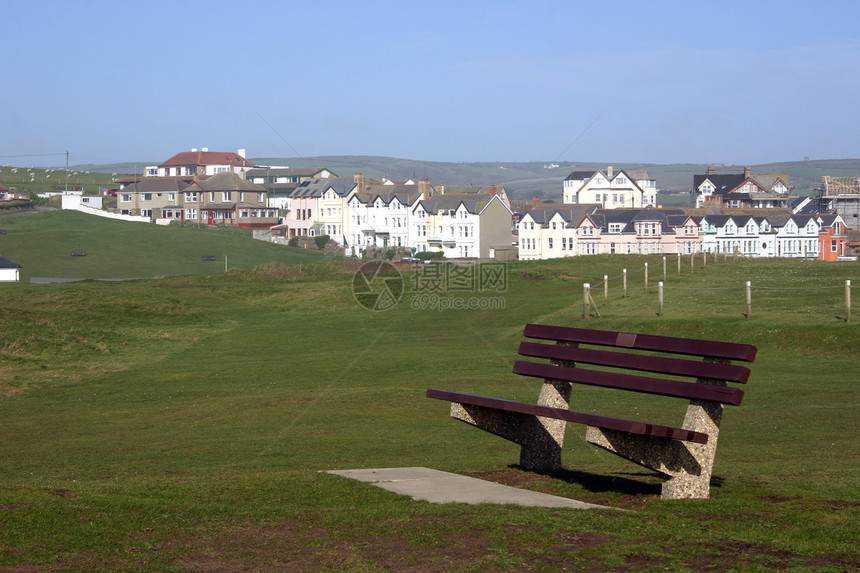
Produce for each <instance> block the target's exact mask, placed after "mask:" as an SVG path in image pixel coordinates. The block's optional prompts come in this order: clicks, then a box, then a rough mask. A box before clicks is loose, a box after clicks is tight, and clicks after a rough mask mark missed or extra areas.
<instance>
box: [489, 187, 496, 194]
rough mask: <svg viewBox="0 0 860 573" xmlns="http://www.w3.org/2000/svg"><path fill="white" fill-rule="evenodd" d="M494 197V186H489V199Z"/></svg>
mask: <svg viewBox="0 0 860 573" xmlns="http://www.w3.org/2000/svg"><path fill="white" fill-rule="evenodd" d="M495 196H496V186H495V185H490V197H495Z"/></svg>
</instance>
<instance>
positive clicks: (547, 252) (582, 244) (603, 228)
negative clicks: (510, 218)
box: [518, 205, 701, 260]
mask: <svg viewBox="0 0 860 573" xmlns="http://www.w3.org/2000/svg"><path fill="white" fill-rule="evenodd" d="M564 207H565V208H559V207H557V206H549V205H545V206H541V207H540V208H534V209H531V210H529V211H528V212H527V213H526V214H525V216H524V217H523V218H522V219H521V220H520V223H519V225H518V231H519V244H520V258H521V259H524V260H528V259H549V258H559V257H575V256H581V255H597V254H661V253H662V254H679V253H680V254H689V253H696V252H700V251H701V228H700V225H699V222H698V221H697V220H696V218H695V217H694V216H692V215H690V214H687V213H686V212H685V210H683V209H603V208H601V207H600V206H599V205H577V206H575V207H577V208H576V209H571V207H574V206H567V205H566V206H564Z"/></svg>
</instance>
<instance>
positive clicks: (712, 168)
mask: <svg viewBox="0 0 860 573" xmlns="http://www.w3.org/2000/svg"><path fill="white" fill-rule="evenodd" d="M716 172H717V166H716V165H708V170H707V171H705V175H713V174H715V173H716Z"/></svg>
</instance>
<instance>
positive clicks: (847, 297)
mask: <svg viewBox="0 0 860 573" xmlns="http://www.w3.org/2000/svg"><path fill="white" fill-rule="evenodd" d="M845 322H851V281H850V280H847V281H845Z"/></svg>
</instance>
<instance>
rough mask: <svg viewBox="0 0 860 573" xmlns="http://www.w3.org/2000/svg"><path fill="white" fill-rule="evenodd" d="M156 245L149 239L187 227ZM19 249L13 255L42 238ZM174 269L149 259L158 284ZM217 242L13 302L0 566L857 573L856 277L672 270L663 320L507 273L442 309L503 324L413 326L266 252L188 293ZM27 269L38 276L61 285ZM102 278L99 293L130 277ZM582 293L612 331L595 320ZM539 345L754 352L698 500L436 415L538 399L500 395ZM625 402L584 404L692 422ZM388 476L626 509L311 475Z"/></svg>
mask: <svg viewBox="0 0 860 573" xmlns="http://www.w3.org/2000/svg"><path fill="white" fill-rule="evenodd" d="M47 220H48V221H49V222H51V225H53V224H54V223H53V221H54V219H53V218H51V217H49V218H48V219H47ZM17 221H20V222H17ZM24 221H25V219H24V218H19V219H16V223H15V224H16V225H22V226H25V225H26V224H25V222H24ZM57 224H59V223H57ZM2 225H4V226H6V227H7V228H9V229H10V232H9V233H8V234H7V235H5V236H4V237H3V238H0V240H3V241H6V240H10V239H14V237H15V236H16V232H15V231H16V230H17V229H18V227H15V226H11V225H9V224H8V219H7V220H2ZM46 227H48V228H47V229H46V230H45V232H46V234H48V235H49V236H50V232H51V231H50V225H46ZM146 228H147V229H149V228H150V227H146ZM152 229H153V233H154V234H153V235H152V236H150V237H149V239H148V240H149V241H151V242H155V241H159V240H161V239H160V235H159V234H158V233H165V236H169V235H168V234H170V233H174V232H179V231H182V232H183V233H182V234H181V236H182V237H183V238H184V237H185V236H186V235H185V234H184V233H185V232H186V231H189V230H188V229H172V228H166V229H164V228H152ZM191 231H194V232H197V231H196V229H192V230H191ZM147 232H148V231H147ZM27 233H33V234H32V235H28V236H29V237H30V240H29V241H25V242H24V243H21V244H32V242H33V241H35V240H36V237H37V235H36V234H35V231H34V230H33V231H27ZM200 233H201V237H205V238H207V239H213V240H222V237H226V238H225V239H223V240H225V241H228V240H232V241H238V242H241V243H235V244H245V243H244V241H251V240H250V239H249V238H247V237H242V236H241V235H237V234H234V233H229V232H226V231H217V230H215V231H211V232H206V233H205V235H204V234H203V233H204V232H203V231H202V230H201V231H200ZM60 236H61V233H59V232H58V233H57V235H56V237H57V238H56V239H52V241H59V240H60V239H59V237H60ZM14 240H20V239H14ZM86 240H87V241H92V240H93V239H92V238H86ZM121 242H122V241H121V240H120V239H119V238H118V236H117V235H112V236H111V238H110V239H109V240H107V241H106V243H108V244H107V245H105V249H106V250H105V253H106V254H105V255H104V256H105V257H106V258H108V259H109V258H110V257H109V255H108V254H107V253H109V252H110V251H111V249H109V248H107V247H113V248H114V249H125V248H129V247H127V246H123V245H120V244H116V243H121ZM111 243H113V244H111ZM45 244H48V243H45ZM51 244H52V245H53V243H51ZM170 244H171V245H172V244H173V243H170ZM232 244H234V243H231V245H232ZM248 244H249V245H251V243H248ZM93 245H94V244H93V243H87V245H86V246H85V247H84V248H86V249H94V248H95V246H93ZM163 245H164V244H162V243H158V244H157V246H155V245H154V244H153V246H152V247H151V250H152V254H151V255H147V256H146V257H144V260H145V262H146V264H147V265H148V266H147V267H146V268H147V269H151V268H154V266H155V265H156V264H157V261H159V260H160V259H161V258H165V256H164V252H165V250H164V246H163ZM211 245H212V243H206V242H205V241H203V240H202V239H201V242H200V243H198V244H197V245H195V246H194V247H193V248H192V247H179V246H178V245H176V246H177V248H181V249H183V250H182V252H183V253H186V255H187V265H188V266H187V267H184V268H185V269H186V270H187V271H188V272H180V273H177V274H182V275H186V276H176V277H172V278H165V279H160V280H146V281H134V282H122V283H118V282H109V283H103V282H89V281H88V282H81V283H72V284H54V285H35V284H27V283H21V284H4V285H0V325H2V326H0V420H2V423H0V570H9V571H40V570H49V571H64V570H69V571H100V570H101V571H109V570H128V571H186V570H191V571H198V570H248V571H252V570H261V571H270V570H287V571H337V570H356V571H385V570H420V571H522V570H531V571H558V570H564V569H568V570H609V571H628V570H646V571H650V570H661V571H663V570H670V571H692V570H702V569H704V570H714V571H723V570H734V571H766V570H773V569H777V570H789V571H794V570H797V571H801V570H807V571H849V570H856V569H857V568H858V566H860V552H858V550H857V549H856V547H855V546H854V545H853V543H854V540H855V539H856V538H857V537H858V535H860V531H858V529H860V528H858V523H860V516H858V513H860V512H858V508H860V503H858V493H860V480H858V477H857V474H858V440H857V429H856V428H857V421H858V419H860V407H858V404H860V400H858V390H857V382H856V380H857V376H856V364H857V360H858V355H859V354H860V335H858V332H857V326H856V325H855V324H854V323H853V322H852V323H846V322H845V321H844V320H843V319H842V318H841V317H843V316H844V308H842V307H841V306H840V305H842V304H843V301H842V299H841V297H842V296H843V294H844V293H843V290H844V289H843V287H842V285H843V284H844V281H845V280H846V279H852V280H853V282H854V283H855V284H857V283H856V279H857V276H856V275H857V269H858V267H857V266H856V265H854V264H851V263H846V264H823V263H817V262H791V261H757V262H754V263H753V262H749V261H736V262H733V261H731V260H729V261H720V262H719V264H715V263H714V262H713V261H711V262H710V263H709V264H708V266H707V267H704V266H702V264H701V262H700V263H698V264H697V265H695V266H694V267H693V269H692V270H693V272H691V271H690V267H689V265H688V262H687V261H685V263H684V268H683V272H682V273H681V274H680V276H679V274H678V273H677V270H676V267H673V266H671V265H669V272H667V279H666V287H665V299H666V302H665V307H664V312H663V315H662V316H657V315H656V300H657V299H656V297H657V294H656V281H658V280H662V272H661V271H658V270H655V269H661V261H660V258H659V257H654V258H643V257H623V256H619V257H608V256H607V257H582V258H579V259H568V260H564V261H547V262H534V263H512V264H510V265H508V266H507V282H506V288H505V289H504V290H502V292H495V291H493V292H484V293H472V292H456V293H449V294H451V295H453V296H458V297H471V296H476V297H482V296H493V297H500V298H501V299H503V301H504V308H502V309H498V310H494V311H480V310H446V311H438V310H431V309H430V308H424V309H421V308H417V306H418V305H413V304H412V302H413V301H414V300H417V299H418V297H419V295H420V294H421V293H417V292H414V291H413V290H412V288H411V287H410V286H407V290H406V293H405V294H404V299H403V300H401V302H400V303H399V304H397V305H396V306H395V307H394V308H393V309H391V310H388V311H385V312H372V311H368V310H365V309H364V308H362V307H361V306H359V305H358V304H357V303H356V301H355V300H354V298H353V295H352V291H351V280H352V270H351V269H353V268H354V266H348V265H344V268H343V269H342V270H341V269H340V267H338V265H339V263H336V262H332V261H329V262H324V263H323V262H321V263H306V264H302V265H301V266H300V267H292V269H293V270H287V268H286V267H280V266H271V265H270V266H266V267H257V266H255V265H264V264H269V263H272V262H273V261H275V260H276V259H274V258H273V259H271V260H265V257H266V255H265V254H263V255H258V254H254V257H258V256H259V257H260V259H251V255H248V257H249V261H248V266H247V267H245V268H243V269H233V270H230V271H229V272H227V273H224V272H223V269H214V270H213V271H212V273H211V274H199V272H200V271H199V270H198V269H200V268H201V267H196V266H192V265H196V264H197V261H195V260H193V259H195V258H196V259H199V254H203V253H202V251H203V250H204V249H205V250H206V251H209V252H211V251H215V250H217V249H215V248H213V247H211ZM262 245H263V246H266V245H265V244H262ZM254 246H256V245H254ZM4 248H5V247H4ZM51 248H53V246H52V247H51ZM234 248H235V247H233V246H229V247H225V249H224V250H225V251H229V252H231V253H232V252H233V249H234ZM249 248H251V247H249ZM67 249H68V247H66V246H64V247H63V250H67ZM39 250H40V249H36V248H31V251H32V252H30V253H29V254H25V256H24V258H25V259H26V260H27V261H33V262H28V265H30V264H32V265H40V264H44V265H45V267H44V268H46V269H52V268H53V267H51V266H50V263H49V262H44V263H40V262H39V261H48V260H49V257H48V255H45V254H39V253H38V252H37V251H39ZM236 250H237V251H238V249H236ZM0 252H2V251H0ZM22 252H23V251H22ZM126 252H131V251H126ZM218 252H220V251H218ZM249 252H250V251H249ZM288 252H289V251H288ZM4 254H6V253H4ZM216 254H217V253H216ZM301 254H304V253H301ZM7 256H9V258H12V259H13V260H15V259H16V257H14V256H12V254H11V253H10V254H9V255H7ZM238 256H240V254H239V252H237V257H238ZM28 257H32V259H29V258H28ZM40 257H42V258H41V259H40ZM177 257H179V255H177ZM19 258H20V257H19ZM59 258H60V259H62V257H59ZM89 258H90V257H89V256H88V257H87V259H89ZM93 259H95V260H101V256H94V257H93ZM646 261H648V262H649V266H650V272H651V277H650V280H651V281H652V282H651V284H650V285H649V289H648V290H647V291H646V290H645V288H644V280H643V279H644V273H643V263H644V262H646ZM282 262H284V261H282ZM58 264H60V263H58ZM210 264H211V263H210ZM251 267H254V268H251ZM110 268H111V267H110V266H108V265H106V266H104V267H103V268H102V269H101V270H100V272H103V273H108V272H109V273H112V274H113V273H115V275H114V276H120V275H122V274H126V273H128V272H130V271H129V270H128V269H125V268H120V269H117V270H109V269H110ZM202 268H203V269H206V268H211V267H202ZM623 268H627V269H628V280H629V284H628V296H627V297H626V298H625V297H623V296H622V293H621V290H620V287H621V282H620V279H619V278H618V277H619V276H620V274H621V271H622V269H623ZM673 271H674V272H673ZM52 272H53V273H54V274H55V273H59V272H61V271H59V270H57V271H52ZM52 272H51V271H48V270H46V272H45V274H46V275H47V274H51V273H52ZM63 272H69V271H63ZM164 272H165V274H170V273H169V272H168V271H167V270H165V271H164ZM404 272H407V273H408V271H404ZM195 273H197V274H195ZM140 274H146V275H151V274H154V273H153V271H151V270H148V272H146V273H143V272H142V273H140ZM70 276H73V275H70ZM603 276H608V277H610V278H609V281H610V283H609V284H610V287H611V288H610V293H609V298H608V300H603V290H602V286H600V285H601V283H602V281H603ZM406 278H407V285H412V284H413V283H412V282H409V281H408V279H409V278H410V277H409V275H408V274H407V277H406ZM747 280H749V281H751V282H752V283H753V285H754V305H753V312H752V314H751V316H750V317H749V318H747V317H745V316H744V313H745V310H746V309H745V300H744V289H743V285H744V283H745V281H747ZM583 282H590V283H591V284H592V288H593V291H592V293H593V296H594V298H595V302H596V303H597V304H598V308H599V310H600V312H601V318H594V317H592V318H589V319H587V320H583V319H582V317H581V315H582V283H583ZM526 322H544V323H552V324H560V325H581V326H586V327H590V328H605V329H611V330H616V329H624V330H631V331H640V332H653V333H658V334H673V335H678V336H689V337H698V338H710V339H718V340H728V341H736V342H746V343H751V344H754V345H756V346H758V347H759V355H758V359H757V360H756V362H755V363H754V364H753V365H752V376H751V378H750V383H749V384H748V385H747V388H745V391H746V396H745V399H744V403H743V405H742V406H740V407H738V408H734V407H728V408H727V411H726V413H725V416H724V420H723V427H722V428H723V431H722V434H721V436H720V446H719V449H718V452H717V458H716V464H715V468H714V480H713V484H712V488H711V499H710V500H708V501H664V500H661V499H660V497H659V484H660V480H659V479H658V478H657V477H656V476H655V475H653V474H652V473H650V472H648V471H646V470H644V469H642V468H640V467H638V466H635V465H632V464H629V463H627V462H625V461H624V460H621V459H620V458H617V457H615V456H612V455H610V454H608V453H605V452H603V451H602V450H598V449H597V448H594V447H592V446H590V445H588V444H586V443H585V442H584V441H583V440H582V439H581V438H582V436H583V435H584V431H585V429H584V428H582V427H575V426H571V427H569V429H568V435H567V441H566V447H565V455H564V464H565V467H566V470H565V471H563V472H559V473H558V474H556V475H552V476H547V475H539V474H535V473H529V472H523V471H520V470H518V469H516V468H515V467H514V466H513V464H515V462H516V461H517V460H518V448H517V447H516V446H514V445H513V444H511V443H509V442H506V441H504V440H502V439H500V438H496V437H494V436H491V435H490V434H487V433H485V432H481V431H479V430H477V429H474V428H470V427H468V426H466V425H463V424H461V423H459V422H456V421H454V420H452V419H450V418H449V416H448V406H447V404H445V403H442V402H439V401H436V400H428V399H426V398H425V397H424V391H425V390H426V389H427V388H429V387H436V388H443V389H449V390H456V391H463V392H474V393H486V394H489V395H493V396H498V397H503V398H511V399H520V400H527V401H533V400H535V399H536V398H537V392H538V390H539V386H540V382H539V381H536V380H531V379H524V378H520V377H517V376H514V375H513V374H512V373H511V367H512V363H513V361H514V359H515V355H516V348H517V345H518V343H519V341H520V339H521V334H522V327H523V325H524V324H525V323H526ZM518 378H519V379H518ZM617 394H618V395H612V397H611V398H607V397H606V396H607V395H606V394H601V393H599V392H592V391H591V390H589V389H587V388H575V389H574V398H573V403H575V404H576V407H577V408H579V409H585V410H589V409H596V410H599V411H600V412H601V413H607V414H610V415H612V414H618V415H622V414H623V415H625V416H636V415H640V416H642V417H644V418H651V417H655V416H660V417H665V418H668V419H671V420H672V422H673V423H674V424H676V425H677V424H680V422H681V418H682V416H683V412H684V409H685V408H684V404H683V403H681V402H678V403H677V409H676V410H673V409H672V408H671V407H669V408H667V407H666V404H665V401H666V399H662V400H661V401H660V402H658V403H654V402H651V401H649V400H644V399H643V398H642V397H641V396H636V395H634V396H628V395H626V394H629V393H617ZM671 405H672V402H671V401H670V404H669V406H671ZM401 466H426V467H431V468H435V469H440V470H444V471H452V472H458V473H463V474H469V475H476V476H480V477H485V478H488V479H497V480H499V481H504V482H508V483H516V484H518V485H520V486H522V487H528V488H533V489H537V490H541V491H546V492H550V493H553V494H556V495H562V496H568V497H571V498H575V499H580V500H584V501H590V502H594V503H599V504H604V505H610V506H614V507H618V508H624V509H629V510H632V511H627V512H619V511H614V510H607V511H603V510H597V511H594V510H590V511H575V510H561V509H541V508H524V507H518V506H489V505H479V506H465V505H457V504H443V505H435V504H429V503H426V502H421V501H414V500H412V499H410V498H408V497H406V496H399V495H396V494H393V493H390V492H387V491H384V490H381V489H378V488H375V487H372V486H369V485H367V484H362V483H359V482H357V481H352V480H346V479H343V478H339V477H336V476H332V475H329V474H325V473H320V472H321V471H323V470H329V469H355V468H374V467H401Z"/></svg>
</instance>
